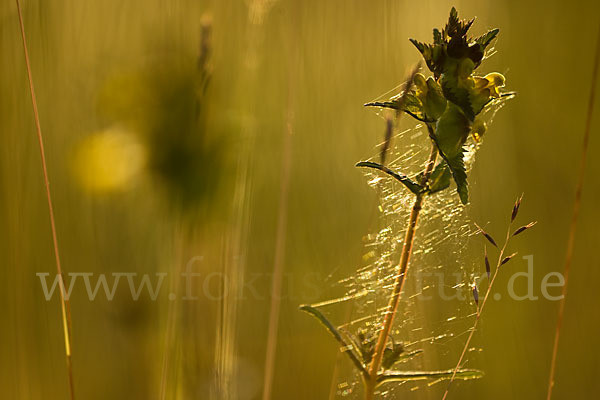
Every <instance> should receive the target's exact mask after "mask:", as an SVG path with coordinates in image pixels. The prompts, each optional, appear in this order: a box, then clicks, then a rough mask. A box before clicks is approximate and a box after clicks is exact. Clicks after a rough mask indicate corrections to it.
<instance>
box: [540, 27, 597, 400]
mask: <svg viewBox="0 0 600 400" xmlns="http://www.w3.org/2000/svg"><path fill="white" fill-rule="evenodd" d="M599 69H600V31H598V39H596V55H595V57H594V69H593V71H592V81H591V83H590V88H591V91H590V97H589V100H588V110H587V117H586V121H585V133H584V136H583V146H582V149H581V159H580V161H579V175H578V182H577V189H576V191H575V202H574V203H573V213H572V215H571V225H570V228H569V239H568V241H567V254H566V256H565V267H564V272H563V275H564V277H565V284H564V285H563V287H562V297H561V299H560V304H559V307H558V318H557V320H556V331H555V333H554V344H553V346H552V361H551V362H550V376H549V378H548V392H547V396H546V399H547V400H550V399H551V398H552V389H553V388H554V376H555V374H556V360H557V355H558V344H559V341H560V332H561V330H562V324H563V319H564V315H565V303H566V301H567V300H566V299H567V289H568V287H569V272H570V271H571V264H572V262H573V253H574V248H575V232H576V231H577V219H578V217H579V209H580V207H581V196H582V194H583V182H584V179H585V171H586V161H587V153H588V148H589V142H590V133H591V130H592V115H593V113H594V103H595V99H596V97H595V96H596V87H597V80H598V70H599Z"/></svg>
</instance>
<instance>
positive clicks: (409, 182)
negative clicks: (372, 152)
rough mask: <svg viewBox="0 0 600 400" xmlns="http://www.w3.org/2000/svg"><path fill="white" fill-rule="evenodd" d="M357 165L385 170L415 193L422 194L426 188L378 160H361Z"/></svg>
mask: <svg viewBox="0 0 600 400" xmlns="http://www.w3.org/2000/svg"><path fill="white" fill-rule="evenodd" d="M356 166H357V167H362V168H373V169H377V170H379V171H381V172H385V173H386V174H388V175H390V176H391V177H392V178H394V179H396V180H397V181H399V182H400V183H402V184H403V185H404V186H406V187H407V188H408V190H410V191H411V192H413V193H414V194H420V193H422V192H423V191H424V190H425V188H424V187H423V186H421V185H419V184H418V183H416V182H413V180H412V179H410V178H409V177H408V176H406V175H404V174H399V173H397V172H396V171H393V170H391V169H389V168H388V167H386V166H385V165H381V164H378V163H376V162H371V161H361V162H359V163H358V164H356Z"/></svg>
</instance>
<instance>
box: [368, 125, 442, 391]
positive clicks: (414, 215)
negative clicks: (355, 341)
mask: <svg viewBox="0 0 600 400" xmlns="http://www.w3.org/2000/svg"><path fill="white" fill-rule="evenodd" d="M428 129H429V130H430V134H431V129H432V128H431V127H428ZM437 155H438V150H437V147H436V146H435V144H433V143H432V144H431V153H430V155H429V160H428V161H427V164H426V165H425V171H424V172H423V178H422V179H421V182H420V184H421V185H425V184H427V181H428V180H429V176H430V175H431V172H432V171H433V167H434V165H435V161H436V160H437ZM424 197H425V193H419V194H418V195H416V198H415V202H414V204H413V206H412V210H411V212H410V218H409V220H408V226H407V228H406V235H405V237H404V244H403V245H402V253H401V255H400V262H399V263H398V273H397V274H396V281H395V282H394V288H393V291H392V295H391V296H390V300H389V304H388V306H387V310H386V313H385V316H384V319H383V328H382V329H381V331H380V333H379V337H378V339H377V344H376V345H375V352H374V354H373V359H372V361H371V364H370V365H369V368H368V377H367V379H366V381H365V399H366V400H372V399H373V398H374V397H375V388H376V387H377V375H378V372H379V369H380V368H381V362H382V360H383V352H384V350H385V346H386V344H387V339H388V337H389V335H390V331H391V330H392V325H393V323H394V317H395V316H396V311H397V310H398V303H399V302H400V295H401V294H402V288H403V287H404V282H405V281H406V274H407V272H408V263H409V261H410V256H411V254H412V247H413V241H414V238H415V232H416V230H417V222H418V219H419V214H420V213H421V207H422V204H423V199H424Z"/></svg>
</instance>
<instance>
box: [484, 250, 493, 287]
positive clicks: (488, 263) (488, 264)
mask: <svg viewBox="0 0 600 400" xmlns="http://www.w3.org/2000/svg"><path fill="white" fill-rule="evenodd" d="M484 249H485V272H486V274H487V277H488V280H489V279H490V271H491V269H490V260H489V259H488V255H487V247H485V248H484Z"/></svg>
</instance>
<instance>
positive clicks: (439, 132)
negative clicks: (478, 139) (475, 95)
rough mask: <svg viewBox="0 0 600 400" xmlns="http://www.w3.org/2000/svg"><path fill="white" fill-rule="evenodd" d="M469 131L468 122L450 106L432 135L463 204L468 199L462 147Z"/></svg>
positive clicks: (458, 110)
mask: <svg viewBox="0 0 600 400" xmlns="http://www.w3.org/2000/svg"><path fill="white" fill-rule="evenodd" d="M470 131H471V123H470V122H469V120H468V119H467V118H466V117H465V115H464V114H463V113H462V112H461V110H460V109H459V108H458V107H457V106H455V105H453V104H450V105H448V107H447V108H446V111H445V112H444V114H443V115H442V116H441V117H440V119H439V121H438V122H437V124H436V129H435V135H434V140H435V143H436V145H437V147H438V150H439V151H440V155H441V156H442V158H443V159H444V160H445V161H446V163H447V164H448V166H449V167H450V171H451V172H452V176H453V178H454V181H455V182H456V187H457V191H458V194H459V196H460V200H461V201H462V203H463V204H466V203H467V202H468V199H469V194H468V188H467V171H466V168H465V164H464V160H463V158H464V148H463V145H464V143H465V141H466V140H467V137H468V136H469V132H470Z"/></svg>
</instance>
